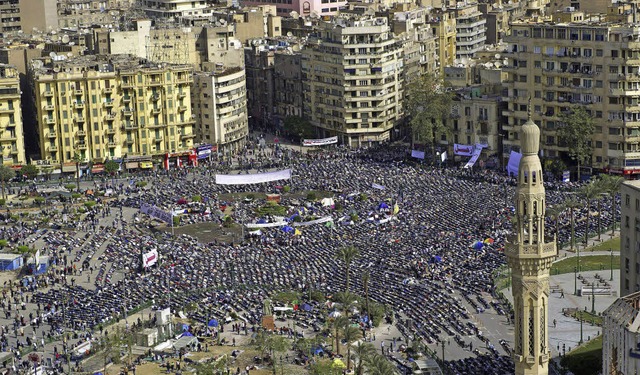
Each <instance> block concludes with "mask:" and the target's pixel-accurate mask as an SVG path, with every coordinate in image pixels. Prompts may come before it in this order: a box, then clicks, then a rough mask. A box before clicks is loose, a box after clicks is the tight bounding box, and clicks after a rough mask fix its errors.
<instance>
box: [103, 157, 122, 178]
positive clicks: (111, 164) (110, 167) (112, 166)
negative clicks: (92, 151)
mask: <svg viewBox="0 0 640 375" xmlns="http://www.w3.org/2000/svg"><path fill="white" fill-rule="evenodd" d="M118 169H120V165H119V164H118V163H116V162H115V161H113V160H107V162H106V163H104V171H105V172H107V174H108V175H109V176H113V175H114V174H116V172H118Z"/></svg>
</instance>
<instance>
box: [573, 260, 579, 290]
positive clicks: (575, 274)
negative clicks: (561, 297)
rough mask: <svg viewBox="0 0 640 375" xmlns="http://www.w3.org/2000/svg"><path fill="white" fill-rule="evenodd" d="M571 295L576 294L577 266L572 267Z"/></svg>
mask: <svg viewBox="0 0 640 375" xmlns="http://www.w3.org/2000/svg"><path fill="white" fill-rule="evenodd" d="M573 295H574V296H577V295H578V267H573Z"/></svg>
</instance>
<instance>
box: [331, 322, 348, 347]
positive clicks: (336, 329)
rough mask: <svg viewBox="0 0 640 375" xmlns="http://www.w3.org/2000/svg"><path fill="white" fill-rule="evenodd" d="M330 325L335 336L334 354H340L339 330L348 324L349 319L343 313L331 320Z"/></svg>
mask: <svg viewBox="0 0 640 375" xmlns="http://www.w3.org/2000/svg"><path fill="white" fill-rule="evenodd" d="M332 325H333V329H334V332H335V336H336V354H337V355H340V331H341V330H343V329H344V328H345V327H347V326H348V325H349V319H348V318H347V317H346V316H344V315H343V316H339V317H337V318H336V319H335V320H334V321H333V323H332Z"/></svg>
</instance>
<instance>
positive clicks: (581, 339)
mask: <svg viewBox="0 0 640 375" xmlns="http://www.w3.org/2000/svg"><path fill="white" fill-rule="evenodd" d="M579 317H580V342H579V343H578V345H581V344H582V343H583V342H584V340H583V338H582V314H580V315H579Z"/></svg>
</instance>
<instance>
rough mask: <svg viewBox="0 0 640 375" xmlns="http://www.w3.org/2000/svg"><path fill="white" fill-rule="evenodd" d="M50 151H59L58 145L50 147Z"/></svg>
mask: <svg viewBox="0 0 640 375" xmlns="http://www.w3.org/2000/svg"><path fill="white" fill-rule="evenodd" d="M49 151H50V152H55V151H58V146H56V145H49Z"/></svg>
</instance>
